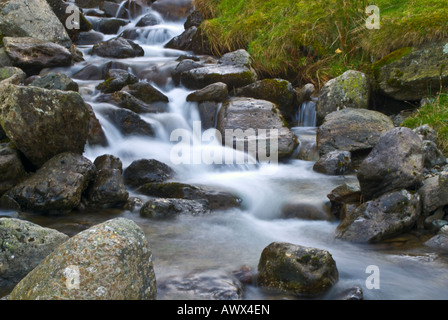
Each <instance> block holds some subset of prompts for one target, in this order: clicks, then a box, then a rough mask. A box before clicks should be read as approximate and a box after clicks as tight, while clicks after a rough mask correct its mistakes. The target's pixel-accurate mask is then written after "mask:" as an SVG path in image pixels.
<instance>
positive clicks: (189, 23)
mask: <svg viewBox="0 0 448 320" xmlns="http://www.w3.org/2000/svg"><path fill="white" fill-rule="evenodd" d="M203 21H204V17H203V16H202V13H201V11H199V10H194V11H193V12H192V13H191V14H190V15H189V16H188V17H187V20H186V21H185V23H184V28H185V30H187V29H189V28H191V27H199V26H200V25H201V24H202V22H203Z"/></svg>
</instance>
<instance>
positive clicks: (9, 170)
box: [0, 143, 26, 196]
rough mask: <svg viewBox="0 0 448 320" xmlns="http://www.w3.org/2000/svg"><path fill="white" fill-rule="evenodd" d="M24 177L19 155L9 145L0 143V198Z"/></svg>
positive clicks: (24, 173)
mask: <svg viewBox="0 0 448 320" xmlns="http://www.w3.org/2000/svg"><path fill="white" fill-rule="evenodd" d="M25 177H26V172H25V168H24V167H23V164H22V161H21V160H20V155H19V153H18V152H17V150H15V149H14V148H12V147H11V145H10V144H9V143H0V196H1V195H3V194H4V193H5V192H6V191H8V190H9V189H11V188H12V187H14V186H15V185H17V184H18V183H19V182H21V181H22V180H23V179H24V178H25Z"/></svg>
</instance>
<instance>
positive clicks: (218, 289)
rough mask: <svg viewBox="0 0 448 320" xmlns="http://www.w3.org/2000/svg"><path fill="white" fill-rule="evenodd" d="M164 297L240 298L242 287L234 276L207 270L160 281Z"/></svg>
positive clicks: (186, 298)
mask: <svg viewBox="0 0 448 320" xmlns="http://www.w3.org/2000/svg"><path fill="white" fill-rule="evenodd" d="M159 288H160V295H163V297H164V299H168V300H169V299H174V300H177V299H181V300H184V299H185V300H241V299H242V298H243V289H242V285H241V283H240V282H239V281H238V280H236V279H235V278H234V277H232V276H230V275H227V274H225V273H222V272H216V271H208V272H201V273H193V274H189V275H186V276H177V277H171V278H168V279H166V280H165V281H163V282H161V283H160V286H159Z"/></svg>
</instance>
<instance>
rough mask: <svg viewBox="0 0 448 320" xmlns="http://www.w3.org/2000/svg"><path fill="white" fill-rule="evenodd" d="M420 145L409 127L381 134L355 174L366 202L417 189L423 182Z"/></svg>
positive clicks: (421, 148)
mask: <svg viewBox="0 0 448 320" xmlns="http://www.w3.org/2000/svg"><path fill="white" fill-rule="evenodd" d="M423 165H424V156H423V146H422V140H421V139H420V137H419V136H418V135H417V134H416V133H415V132H414V131H412V130H411V129H409V128H404V127H403V128H394V129H392V130H389V131H387V132H386V133H384V134H383V135H382V136H381V137H380V139H379V140H378V143H377V145H376V146H375V147H374V148H373V150H372V151H371V152H370V154H369V155H368V156H367V158H365V159H364V161H363V162H362V163H361V165H360V167H359V171H358V174H357V177H358V180H359V182H360V185H361V192H362V195H363V198H364V199H365V200H370V199H373V198H375V197H378V196H380V195H382V194H384V193H387V192H389V191H393V190H400V189H406V188H415V187H418V186H419V184H420V183H421V182H422V179H423Z"/></svg>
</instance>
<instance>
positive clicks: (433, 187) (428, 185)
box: [418, 171, 448, 216]
mask: <svg viewBox="0 0 448 320" xmlns="http://www.w3.org/2000/svg"><path fill="white" fill-rule="evenodd" d="M418 193H419V194H420V195H421V198H422V205H423V207H422V209H423V215H424V216H427V215H429V214H430V213H431V212H433V211H435V210H437V209H438V208H441V207H443V206H445V205H448V172H446V171H442V172H441V173H440V174H438V175H436V176H433V177H429V178H426V179H425V180H423V186H422V187H421V188H420V189H419V190H418Z"/></svg>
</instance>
